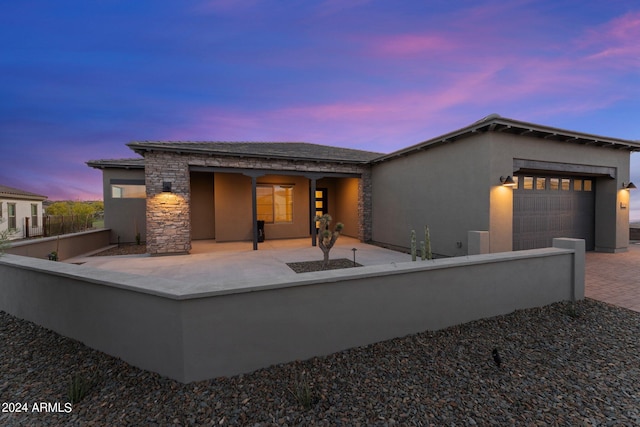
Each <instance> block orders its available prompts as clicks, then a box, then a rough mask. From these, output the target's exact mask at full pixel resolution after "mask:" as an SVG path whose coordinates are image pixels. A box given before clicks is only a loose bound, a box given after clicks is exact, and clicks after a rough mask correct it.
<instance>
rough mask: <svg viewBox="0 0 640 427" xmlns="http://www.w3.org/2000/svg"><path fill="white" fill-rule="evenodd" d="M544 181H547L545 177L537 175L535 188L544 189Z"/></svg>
mask: <svg viewBox="0 0 640 427" xmlns="http://www.w3.org/2000/svg"><path fill="white" fill-rule="evenodd" d="M546 183H547V178H543V177H541V176H539V177H537V178H536V190H544V188H545V185H546Z"/></svg>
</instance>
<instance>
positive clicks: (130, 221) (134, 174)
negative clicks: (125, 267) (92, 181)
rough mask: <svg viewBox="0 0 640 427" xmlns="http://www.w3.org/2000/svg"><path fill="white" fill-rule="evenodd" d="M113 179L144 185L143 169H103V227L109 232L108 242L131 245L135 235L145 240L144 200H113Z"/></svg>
mask: <svg viewBox="0 0 640 427" xmlns="http://www.w3.org/2000/svg"><path fill="white" fill-rule="evenodd" d="M113 179H120V180H122V179H124V180H136V181H141V182H142V183H143V184H144V179H145V178H144V170H143V169H111V168H106V169H103V172H102V185H103V193H102V194H103V195H104V210H105V213H106V214H105V216H104V226H105V228H108V229H110V230H111V234H110V237H109V241H110V242H111V243H117V242H118V237H119V238H120V242H121V243H133V242H135V241H136V234H137V233H140V240H141V241H143V242H144V241H146V239H147V218H146V214H145V210H146V201H145V199H142V198H141V199H126V198H115V199H114V198H113V197H112V194H111V181H112V180H113Z"/></svg>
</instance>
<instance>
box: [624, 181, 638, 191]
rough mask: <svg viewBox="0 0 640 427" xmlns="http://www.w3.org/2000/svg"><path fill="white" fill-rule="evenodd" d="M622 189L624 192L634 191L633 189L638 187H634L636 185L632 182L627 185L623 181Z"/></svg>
mask: <svg viewBox="0 0 640 427" xmlns="http://www.w3.org/2000/svg"><path fill="white" fill-rule="evenodd" d="M622 188H623V189H624V190H635V189H636V188H638V187H636V185H635V184H634V183H633V182H628V183H627V182H624V181H623V182H622Z"/></svg>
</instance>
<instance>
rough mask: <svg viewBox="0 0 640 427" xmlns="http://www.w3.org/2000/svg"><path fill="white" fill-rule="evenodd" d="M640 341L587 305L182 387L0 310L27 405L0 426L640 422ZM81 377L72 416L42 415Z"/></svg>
mask: <svg viewBox="0 0 640 427" xmlns="http://www.w3.org/2000/svg"><path fill="white" fill-rule="evenodd" d="M639 337H640V313H637V312H633V311H629V310H625V309H621V308H617V307H614V306H610V305H607V304H604V303H600V302H596V301H593V300H588V299H587V300H584V301H581V302H579V303H576V304H575V305H572V304H571V303H558V304H554V305H551V306H547V307H543V308H540V309H530V310H522V311H517V312H514V313H511V314H509V315H505V316H498V317H494V318H490V319H485V320H481V321H475V322H471V323H467V324H464V325H460V326H456V327H451V328H448V329H445V330H442V331H437V332H424V333H421V334H417V335H411V336H407V337H403V338H397V339H393V340H390V341H386V342H382V343H378V344H373V345H369V346H365V347H360V348H355V349H351V350H346V351H343V352H340V353H335V354H332V355H329V356H324V357H316V358H313V359H310V360H306V361H299V362H293V363H288V364H282V365H277V366H272V367H270V368H267V369H261V370H258V371H256V372H253V373H251V374H246V375H240V376H235V377H231V378H219V379H215V380H210V381H202V382H196V383H191V384H186V385H184V384H180V383H177V382H175V381H172V380H169V379H166V378H162V377H160V376H158V375H156V374H153V373H149V372H147V371H142V370H140V369H137V368H135V367H132V366H129V365H128V364H126V363H124V362H122V361H120V360H118V359H116V358H113V357H110V356H107V355H105V354H103V353H100V352H98V351H95V350H91V349H89V348H87V347H86V346H84V345H82V344H81V343H78V342H76V341H73V340H69V339H66V338H63V337H61V336H59V335H57V334H55V333H53V332H50V331H48V330H45V329H43V328H40V327H38V326H36V325H34V324H32V323H29V322H25V321H22V320H18V319H16V318H14V317H12V316H9V315H7V314H5V313H0V357H1V359H0V363H1V365H0V372H2V377H1V379H0V402H4V403H7V402H15V403H26V404H27V407H28V411H27V412H26V413H15V412H13V413H11V412H0V425H3V426H20V425H24V426H40V425H43V426H57V425H65V426H66V425H71V426H125V425H141V426H142V425H144V426H187V425H215V426H220V425H223V426H224V425H243V426H245V425H246V426H267V425H283V426H294V425H323V426H340V425H345V426H347V425H348V426H358V425H361V426H370V425H373V426H393V425H409V426H412V425H417V426H427V425H433V426H474V425H500V426H507V425H526V426H531V425H533V426H535V425H567V426H596V425H598V426H600V425H603V426H610V425H611V426H613V425H615V426H618V425H624V426H631V425H640V409H639V407H640V345H639V339H638V338H639ZM292 339H295V337H292ZM494 348H497V349H498V351H499V354H500V356H501V359H502V364H501V366H500V367H498V366H496V364H495V363H494V360H493V358H492V355H491V352H492V350H493V349H494ZM77 374H79V375H81V376H82V377H83V378H86V379H91V381H92V388H90V389H89V391H88V392H87V394H86V396H85V397H84V398H83V399H82V400H81V401H80V402H79V403H76V404H75V405H73V406H72V410H71V411H70V412H69V413H66V412H45V413H42V412H34V411H33V410H32V409H33V404H34V403H37V402H50V403H55V402H62V403H61V408H63V409H64V402H67V401H68V398H67V389H68V386H69V384H70V379H71V378H72V377H73V376H74V375H77ZM4 403H3V406H4ZM3 409H5V408H3Z"/></svg>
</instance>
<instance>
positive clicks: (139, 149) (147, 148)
mask: <svg viewBox="0 0 640 427" xmlns="http://www.w3.org/2000/svg"><path fill="white" fill-rule="evenodd" d="M127 146H128V147H129V148H131V149H132V150H133V151H134V152H136V153H137V154H139V155H141V156H144V154H145V153H148V152H153V151H161V152H170V153H176V154H182V153H194V154H206V155H208V156H221V157H240V158H244V157H246V158H252V159H267V160H268V159H279V160H295V161H309V162H318V163H320V162H329V163H336V164H356V165H365V164H368V163H369V162H370V161H371V160H369V159H367V160H350V159H329V158H324V157H299V156H286V155H279V154H252V153H234V152H228V151H215V150H211V149H206V148H198V147H180V148H177V147H167V146H162V145H159V144H149V143H145V145H144V146H141V145H139V144H138V143H135V142H132V143H129V144H127Z"/></svg>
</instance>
